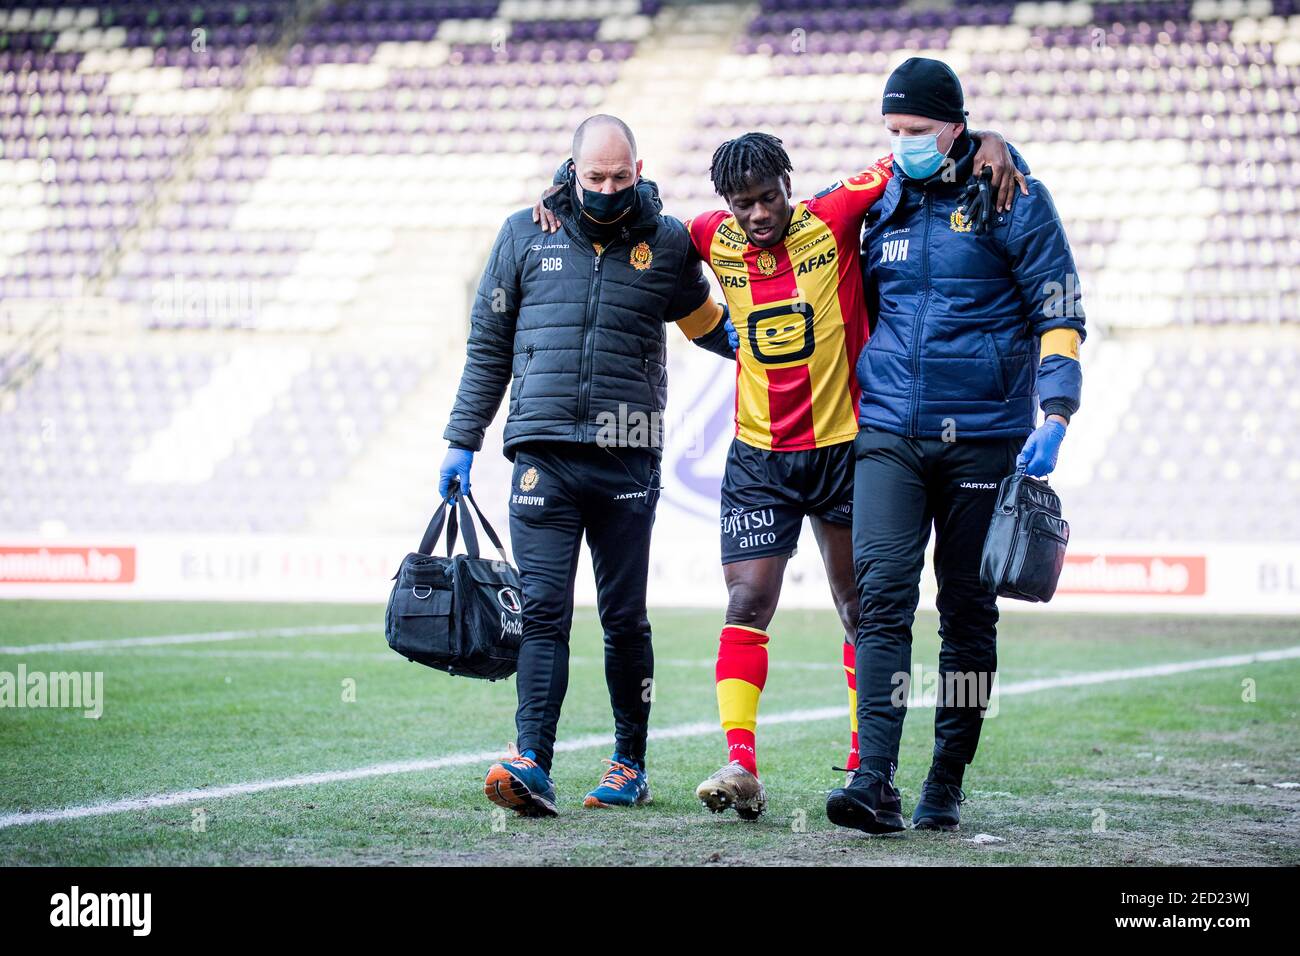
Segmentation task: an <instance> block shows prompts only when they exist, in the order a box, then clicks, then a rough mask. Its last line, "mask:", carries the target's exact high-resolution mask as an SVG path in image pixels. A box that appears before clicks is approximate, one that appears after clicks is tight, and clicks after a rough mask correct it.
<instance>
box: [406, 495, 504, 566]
mask: <svg viewBox="0 0 1300 956" xmlns="http://www.w3.org/2000/svg"><path fill="white" fill-rule="evenodd" d="M459 491H460V482H459V481H457V480H455V479H452V482H451V486H450V487H449V488H448V489H447V497H446V498H443V499H442V503H441V504H439V505H438V510H437V511H435V512H434V514H433V517H432V518H431V519H430V520H429V526H428V527H427V528H425V529H424V537H422V538H421V539H420V547H419V553H420V554H424V555H432V554H433V548H434V545H436V544H437V543H438V535H439V534H441V533H442V526H443V524H444V523H445V524H446V525H447V557H449V558H450V557H451V553H452V551H454V550H455V548H456V538H457V534H458V532H460V529H461V528H464V532H463V534H464V537H465V551H466V552H467V553H468V554H469V556H470V557H471V558H477V557H478V556H479V550H478V535H477V534H475V533H474V521H473V519H472V518H471V517H470V513H469V506H468V505H466V504H465V495H462V494H458V492H459ZM453 497H455V499H456V502H455V503H453V502H452V498H453ZM457 505H459V507H460V520H459V521H457V520H456V508H457ZM474 508H475V510H477V509H478V505H477V504H476V505H474ZM479 517H480V518H481V517H482V512H480V513H479ZM492 535H493V541H494V542H495V541H496V535H495V532H492ZM498 550H500V546H499V545H498Z"/></svg>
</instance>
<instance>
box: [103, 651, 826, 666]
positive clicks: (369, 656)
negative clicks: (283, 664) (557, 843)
mask: <svg viewBox="0 0 1300 956" xmlns="http://www.w3.org/2000/svg"><path fill="white" fill-rule="evenodd" d="M107 650H117V648H107ZM121 650H124V651H132V652H137V649H136V648H133V647H126V648H121ZM138 653H144V654H152V655H154V656H157V657H205V658H218V659H222V660H227V659H229V660H289V661H293V660H312V661H338V662H344V661H374V662H376V663H381V664H382V663H392V664H405V663H406V661H405V660H404V659H403V658H401V657H400V656H398V655H396V654H394V653H393V652H392V651H373V652H372V651H318V650H267V649H261V648H247V649H244V650H217V649H213V650H180V649H177V650H173V649H171V648H166V647H164V648H159V649H156V650H150V649H145V650H143V651H138ZM569 663H570V664H572V665H574V666H575V667H595V666H604V663H605V659H604V658H603V657H595V656H592V655H586V654H574V655H573V656H572V657H570V658H569ZM717 663H718V662H717V659H716V658H712V657H693V658H692V657H656V658H655V666H656V667H687V668H712V667H715V666H717ZM767 666H768V667H769V668H771V669H772V670H792V671H840V670H843V669H844V665H843V664H833V663H831V662H829V661H781V660H775V661H769V662H768V665H767Z"/></svg>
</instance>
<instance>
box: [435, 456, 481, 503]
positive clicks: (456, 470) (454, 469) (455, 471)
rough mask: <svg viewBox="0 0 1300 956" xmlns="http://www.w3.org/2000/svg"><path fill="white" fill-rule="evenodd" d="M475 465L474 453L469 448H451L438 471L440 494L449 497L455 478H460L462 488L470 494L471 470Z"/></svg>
mask: <svg viewBox="0 0 1300 956" xmlns="http://www.w3.org/2000/svg"><path fill="white" fill-rule="evenodd" d="M473 465H474V453H473V452H472V451H470V450H469V449H468V448H449V449H448V450H447V457H446V458H444V459H443V460H442V468H441V470H440V471H439V472H438V494H439V495H441V496H442V497H443V498H446V497H447V490H448V489H449V488H450V487H451V480H452V479H453V478H459V479H460V490H461V491H463V492H465V493H466V494H469V470H470V468H471V467H473Z"/></svg>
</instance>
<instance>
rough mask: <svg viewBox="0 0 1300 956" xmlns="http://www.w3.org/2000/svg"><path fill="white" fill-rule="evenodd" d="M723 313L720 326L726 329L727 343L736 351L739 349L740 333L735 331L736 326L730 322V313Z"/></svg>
mask: <svg viewBox="0 0 1300 956" xmlns="http://www.w3.org/2000/svg"><path fill="white" fill-rule="evenodd" d="M723 314H724V316H725V319H724V322H723V326H722V327H723V328H724V329H726V330H727V344H728V345H730V346H731V351H733V352H735V351H738V350H739V349H740V333H739V332H737V331H736V327H735V326H734V325H732V324H731V313H730V312H725V313H723Z"/></svg>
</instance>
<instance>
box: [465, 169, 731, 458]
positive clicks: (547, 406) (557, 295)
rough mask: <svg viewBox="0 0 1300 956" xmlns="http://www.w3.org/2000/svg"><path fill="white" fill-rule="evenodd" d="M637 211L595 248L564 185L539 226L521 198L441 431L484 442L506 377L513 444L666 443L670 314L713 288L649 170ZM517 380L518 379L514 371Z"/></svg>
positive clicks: (688, 309)
mask: <svg viewBox="0 0 1300 956" xmlns="http://www.w3.org/2000/svg"><path fill="white" fill-rule="evenodd" d="M635 188H636V189H637V190H638V191H639V202H638V207H637V209H636V211H635V213H634V214H633V215H634V216H635V219H634V220H633V221H631V222H630V223H629V225H628V226H627V227H625V228H624V229H623V230H621V233H620V234H619V235H618V236H617V237H616V238H614V239H612V240H611V241H610V242H609V243H608V244H606V245H604V246H603V248H602V250H601V252H600V253H599V254H598V253H597V251H596V249H595V247H594V245H593V243H592V241H591V240H590V239H588V238H587V237H586V236H585V235H584V234H583V232H582V230H581V229H579V228H576V227H575V225H574V219H575V213H574V209H573V202H572V198H571V195H570V193H569V191H568V190H561V191H560V192H558V193H556V194H555V195H554V196H552V197H551V198H550V199H548V200H547V205H548V206H549V207H550V208H551V209H553V210H554V211H555V212H556V214H557V215H558V216H559V217H560V219H561V221H562V223H563V228H562V229H561V230H560V231H559V232H557V233H555V234H553V235H547V234H546V233H544V232H542V231H541V230H540V229H539V228H538V226H537V225H536V224H535V223H534V222H533V221H532V214H531V211H530V210H528V209H522V210H520V211H519V212H517V213H515V214H514V215H512V216H511V217H510V218H509V219H507V220H506V222H505V225H504V226H502V227H501V232H500V233H499V234H498V235H497V240H496V244H495V245H494V246H493V248H492V254H491V256H490V257H489V259H488V263H487V268H486V269H485V270H484V272H483V278H482V280H481V281H480V283H479V289H478V295H477V297H476V299H475V301H474V307H473V311H472V313H471V316H470V333H469V343H468V347H467V350H466V357H465V371H464V374H463V375H462V376H461V380H460V389H459V390H458V392H457V394H456V403H455V406H454V407H453V409H452V413H451V421H450V423H449V424H448V425H447V430H446V431H445V432H444V433H443V437H444V438H446V439H447V440H448V441H449V442H450V443H451V444H452V445H455V446H458V447H461V448H468V449H471V450H474V451H477V450H478V449H479V448H481V447H482V444H483V432H484V430H485V429H486V428H487V426H488V424H489V423H490V422H491V421H492V419H493V418H494V417H495V415H496V411H497V408H498V407H499V406H500V404H501V398H502V396H503V394H504V393H505V390H506V385H507V384H511V385H512V387H511V389H510V414H509V418H508V419H507V420H506V427H505V447H504V450H505V453H506V456H507V457H508V458H511V459H512V460H513V458H514V454H513V451H512V449H513V448H514V447H515V446H516V445H519V444H521V443H523V442H529V441H569V442H582V443H595V442H598V441H599V442H601V443H606V442H609V443H611V444H617V445H623V446H641V447H649V448H651V449H652V450H653V451H654V452H655V453H656V454H659V453H661V452H662V448H663V430H662V423H661V418H662V415H661V414H660V413H662V412H663V409H664V405H665V402H666V401H667V387H668V376H667V370H666V368H665V361H666V357H667V350H666V338H665V327H664V326H665V323H667V322H675V321H677V320H679V319H682V318H684V317H686V316H688V315H690V314H691V313H693V312H695V311H696V310H698V309H699V308H700V307H701V306H703V305H704V304H705V303H706V302H707V301H708V300H709V299H710V296H709V287H708V283H707V282H706V281H705V278H704V274H703V271H702V269H701V264H700V261H699V258H698V257H696V256H693V255H691V245H690V238H689V236H688V235H687V232H686V227H685V226H683V225H682V223H681V222H680V221H678V220H677V219H674V218H672V217H671V216H664V215H661V214H660V209H661V208H662V205H661V204H660V201H659V192H658V189H657V188H656V187H655V185H654V183H652V182H649V181H648V180H642V181H641V182H640V183H639V184H638V185H637V186H636V187H635ZM512 380H513V382H512Z"/></svg>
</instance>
